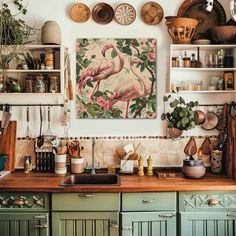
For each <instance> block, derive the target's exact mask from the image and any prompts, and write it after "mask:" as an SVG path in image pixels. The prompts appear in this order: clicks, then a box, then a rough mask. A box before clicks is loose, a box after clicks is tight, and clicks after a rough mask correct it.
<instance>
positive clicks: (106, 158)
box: [15, 136, 216, 168]
mask: <svg viewBox="0 0 236 236" xmlns="http://www.w3.org/2000/svg"><path fill="white" fill-rule="evenodd" d="M189 138H190V137H181V138H180V139H178V140H172V139H170V138H166V137H159V136H158V137H95V164H96V166H99V167H107V166H108V165H110V164H115V165H116V167H119V165H120V158H119V155H120V153H121V154H122V153H123V152H124V151H123V147H124V146H125V145H126V144H128V143H132V144H133V146H134V148H135V149H136V148H137V153H138V154H139V155H140V156H142V157H143V158H144V166H147V162H146V159H147V158H148V157H149V156H150V157H151V158H152V159H153V166H154V167H181V166H182V160H183V159H185V157H186V155H185V153H184V147H185V146H186V144H187V143H188V141H189ZM77 139H78V140H79V142H80V146H83V147H84V150H83V151H82V152H81V154H82V156H83V157H85V162H86V163H87V165H88V166H91V163H92V138H90V137H79V138H77ZM204 139H205V137H195V140H196V144H197V147H198V148H199V147H200V146H201V145H202V143H203V141H204ZM210 139H211V144H212V146H213V147H214V144H215V142H216V137H215V136H212V137H210ZM34 142H35V141H34V140H24V139H18V140H17V144H16V165H15V167H16V168H23V157H24V156H25V155H32V156H33V160H34V159H35V154H34ZM195 157H196V158H197V154H196V155H195ZM202 159H204V162H205V165H206V166H209V165H210V156H209V155H204V156H203V157H202ZM136 164H137V163H136ZM33 166H34V162H33Z"/></svg>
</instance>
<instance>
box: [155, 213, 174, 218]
mask: <svg viewBox="0 0 236 236" xmlns="http://www.w3.org/2000/svg"><path fill="white" fill-rule="evenodd" d="M158 216H159V217H169V218H171V217H173V216H175V213H163V214H159V215H158Z"/></svg>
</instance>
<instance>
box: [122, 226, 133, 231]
mask: <svg viewBox="0 0 236 236" xmlns="http://www.w3.org/2000/svg"><path fill="white" fill-rule="evenodd" d="M134 228H135V227H133V226H121V229H122V230H124V231H126V230H132V229H134Z"/></svg>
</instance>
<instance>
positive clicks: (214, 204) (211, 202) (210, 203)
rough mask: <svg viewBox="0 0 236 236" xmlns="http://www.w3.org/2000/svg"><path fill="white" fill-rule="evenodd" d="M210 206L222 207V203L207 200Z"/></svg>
mask: <svg viewBox="0 0 236 236" xmlns="http://www.w3.org/2000/svg"><path fill="white" fill-rule="evenodd" d="M207 204H208V206H217V205H220V201H219V200H218V199H209V200H207Z"/></svg>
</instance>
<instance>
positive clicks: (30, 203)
mask: <svg viewBox="0 0 236 236" xmlns="http://www.w3.org/2000/svg"><path fill="white" fill-rule="evenodd" d="M6 210H7V212H10V211H14V212H18V211H20V212H23V211H37V212H38V211H48V210H49V194H47V193H0V212H3V211H6Z"/></svg>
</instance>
